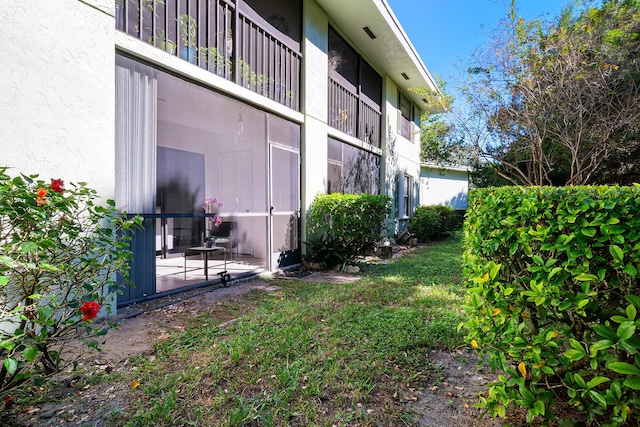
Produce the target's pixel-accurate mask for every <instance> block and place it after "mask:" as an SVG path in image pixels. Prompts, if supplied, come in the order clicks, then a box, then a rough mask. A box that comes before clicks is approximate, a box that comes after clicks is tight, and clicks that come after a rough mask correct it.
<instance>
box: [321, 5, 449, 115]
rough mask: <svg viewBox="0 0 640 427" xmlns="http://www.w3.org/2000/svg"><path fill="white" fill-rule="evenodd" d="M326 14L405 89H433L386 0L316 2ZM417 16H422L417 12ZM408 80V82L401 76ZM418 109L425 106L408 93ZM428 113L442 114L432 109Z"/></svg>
mask: <svg viewBox="0 0 640 427" xmlns="http://www.w3.org/2000/svg"><path fill="white" fill-rule="evenodd" d="M316 1H317V3H318V4H319V5H320V6H321V7H322V8H323V9H324V10H325V12H327V14H328V15H329V17H330V20H331V21H332V23H334V24H335V25H336V26H337V27H338V29H339V30H340V31H341V32H342V33H343V34H344V35H345V36H347V37H348V38H349V39H350V40H351V42H352V43H354V44H355V46H357V48H358V49H359V50H360V51H361V52H362V53H363V54H364V56H365V57H367V58H368V59H369V60H370V61H371V62H372V65H373V66H374V67H376V68H378V69H379V70H381V71H382V72H383V73H385V74H387V75H389V76H390V77H391V79H393V81H394V82H395V83H396V84H397V85H398V86H400V87H401V88H402V89H404V90H406V89H408V88H410V87H413V88H425V87H428V88H430V89H435V87H436V86H435V81H434V79H433V78H432V77H431V75H430V74H429V71H428V70H427V67H426V66H425V65H424V63H423V62H422V59H421V58H420V56H419V55H418V53H417V51H416V49H415V48H414V47H413V44H412V43H411V41H409V37H407V35H406V34H405V32H404V30H403V29H402V26H401V25H400V22H399V21H398V18H396V16H395V15H394V13H393V11H392V10H391V7H390V6H389V4H388V3H387V2H386V0H348V1H345V0H316ZM416 13H422V11H421V10H419V9H416ZM364 27H369V28H370V29H371V31H372V32H373V33H374V34H375V35H376V38H375V39H371V38H370V37H369V35H367V33H366V32H365V31H364V30H363V28H364ZM403 73H404V74H405V75H406V76H408V77H409V80H407V79H406V78H405V77H403V75H402V74H403ZM408 95H409V96H410V97H411V99H412V100H413V101H414V102H415V103H416V104H417V105H419V106H424V101H423V100H422V98H423V97H422V96H420V95H418V94H415V93H408ZM428 109H429V111H432V112H437V111H441V109H440V108H438V107H435V106H431V107H430V108H428Z"/></svg>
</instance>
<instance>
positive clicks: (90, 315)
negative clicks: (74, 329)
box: [79, 301, 100, 322]
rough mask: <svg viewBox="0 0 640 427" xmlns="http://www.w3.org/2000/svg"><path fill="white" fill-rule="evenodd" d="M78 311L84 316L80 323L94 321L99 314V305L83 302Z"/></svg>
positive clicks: (93, 302) (92, 302)
mask: <svg viewBox="0 0 640 427" xmlns="http://www.w3.org/2000/svg"><path fill="white" fill-rule="evenodd" d="M79 310H80V311H81V312H82V314H84V317H83V318H82V321H83V322H86V321H87V320H91V319H95V318H96V317H97V316H98V313H99V312H100V304H98V303H97V302H95V301H87V302H83V303H82V305H81V306H80V308H79Z"/></svg>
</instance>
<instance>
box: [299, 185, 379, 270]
mask: <svg viewBox="0 0 640 427" xmlns="http://www.w3.org/2000/svg"><path fill="white" fill-rule="evenodd" d="M390 214H391V198H389V197H388V196H384V195H374V194H341V193H332V194H320V195H318V196H316V198H315V199H314V200H313V202H312V203H311V206H310V208H309V211H308V212H307V236H308V238H307V242H306V243H307V245H308V247H309V259H310V260H312V261H315V262H320V263H321V265H323V266H324V267H326V268H331V267H334V266H336V265H340V264H342V265H344V264H346V263H348V262H350V261H352V260H353V259H354V258H355V257H356V256H358V255H362V254H364V253H366V252H368V251H371V250H372V249H373V248H374V246H375V244H376V243H377V242H378V241H380V240H381V239H382V237H383V236H382V233H383V224H384V223H385V220H386V219H387V217H388V216H389V215H390Z"/></svg>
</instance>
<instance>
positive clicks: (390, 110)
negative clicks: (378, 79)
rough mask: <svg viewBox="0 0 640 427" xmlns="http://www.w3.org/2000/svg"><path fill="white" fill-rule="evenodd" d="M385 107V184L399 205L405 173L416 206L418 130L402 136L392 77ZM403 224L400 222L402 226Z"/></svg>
mask: <svg viewBox="0 0 640 427" xmlns="http://www.w3.org/2000/svg"><path fill="white" fill-rule="evenodd" d="M384 86H385V88H384V93H385V107H384V110H383V114H384V116H383V117H384V120H385V122H386V123H384V125H385V129H386V141H387V145H386V148H385V150H384V160H385V164H386V168H385V172H384V173H385V177H384V185H383V188H384V189H385V191H386V193H385V194H387V195H388V196H390V197H394V206H395V208H396V209H397V208H398V200H397V199H395V198H396V197H397V196H398V194H397V192H398V179H399V177H401V176H403V175H405V174H406V175H409V176H411V178H412V181H413V187H414V188H413V189H412V202H413V207H414V208H415V206H416V205H417V200H418V191H417V190H418V183H419V179H420V143H419V140H420V136H419V134H418V133H417V129H416V133H415V134H413V135H412V139H411V140H409V139H407V138H405V137H403V136H402V135H400V130H399V124H398V116H399V115H398V86H397V85H396V83H395V82H394V81H393V80H391V79H390V78H388V77H386V78H385V81H384ZM402 228H403V226H402V225H400V229H402Z"/></svg>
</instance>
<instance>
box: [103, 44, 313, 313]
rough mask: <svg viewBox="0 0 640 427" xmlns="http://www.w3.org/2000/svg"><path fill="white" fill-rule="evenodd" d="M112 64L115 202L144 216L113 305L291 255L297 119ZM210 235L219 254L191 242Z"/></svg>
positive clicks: (294, 253) (288, 261)
mask: <svg viewBox="0 0 640 427" xmlns="http://www.w3.org/2000/svg"><path fill="white" fill-rule="evenodd" d="M116 64H117V67H116V68H117V71H116V93H117V96H116V116H117V119H116V129H117V132H116V134H117V136H116V155H117V171H116V172H117V177H118V182H117V191H116V203H117V205H118V208H119V209H122V210H126V211H127V212H128V213H129V214H133V213H140V214H142V215H143V217H144V218H145V220H144V229H143V230H140V231H138V232H136V233H135V235H134V236H133V241H132V249H133V252H134V259H133V261H132V263H131V268H130V277H131V279H132V281H133V282H134V284H135V286H133V287H131V286H128V287H125V288H124V294H123V295H120V297H119V300H118V304H119V305H122V304H126V303H130V302H134V301H140V300H143V299H146V298H150V297H152V296H154V295H162V294H164V293H167V292H172V291H175V290H176V289H182V288H185V287H192V286H197V285H201V284H204V283H208V282H213V281H216V280H219V276H218V273H220V272H221V271H223V270H226V271H227V272H228V274H230V276H231V277H232V278H236V277H240V276H242V275H246V274H255V273H257V272H260V271H263V270H274V269H277V268H282V267H286V266H287V265H292V264H295V263H297V262H299V261H300V252H299V251H300V249H299V231H298V227H299V222H298V217H299V209H300V190H299V187H300V158H299V157H300V155H299V149H300V127H299V125H298V124H295V123H291V122H289V121H287V120H284V119H282V118H280V117H277V116H275V115H272V114H269V113H267V112H265V111H262V110H260V109H257V108H255V107H253V106H251V105H247V104H244V103H242V102H240V101H238V100H235V99H232V98H229V97H227V96H224V95H222V94H220V93H217V92H214V91H212V90H210V89H207V88H204V87H201V86H198V85H196V84H193V83H191V82H188V81H185V80H182V79H180V78H178V77H175V76H173V75H170V74H168V73H165V72H163V71H161V70H158V69H155V68H152V67H150V66H147V65H144V64H141V63H139V62H136V61H134V60H131V59H129V58H126V57H123V56H118V57H117V61H116ZM213 198H215V199H217V201H219V203H215V204H211V205H210V208H209V209H208V210H207V211H205V206H204V205H205V200H206V199H209V200H211V199H213ZM216 217H217V218H219V219H218V220H216V219H215V218H216ZM217 223H218V224H217ZM223 230H225V231H224V233H223V232H222V231H223ZM212 235H217V239H218V240H217V241H216V243H215V245H216V246H224V247H225V251H226V255H225V254H223V252H222V251H211V253H206V254H205V253H203V252H202V251H200V252H198V251H197V248H201V247H203V246H206V243H207V240H208V238H209V237H211V236H212ZM194 248H195V249H196V250H195V251H194ZM205 256H206V257H207V262H206V263H205V259H204V257H205ZM225 258H226V259H225ZM205 264H206V265H207V270H206V271H205Z"/></svg>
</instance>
